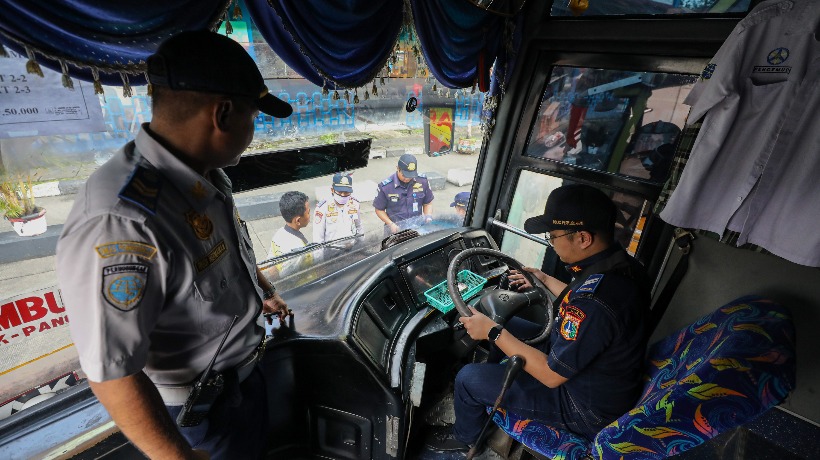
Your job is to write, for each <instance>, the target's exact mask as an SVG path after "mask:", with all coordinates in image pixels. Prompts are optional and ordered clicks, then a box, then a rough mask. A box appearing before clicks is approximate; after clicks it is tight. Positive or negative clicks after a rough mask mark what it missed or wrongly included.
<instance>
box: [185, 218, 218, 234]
mask: <svg viewBox="0 0 820 460" xmlns="http://www.w3.org/2000/svg"><path fill="white" fill-rule="evenodd" d="M185 220H186V221H188V225H190V226H191V228H192V229H194V233H195V234H196V237H197V238H199V239H200V240H207V239H208V238H210V237H211V233H213V232H214V224H213V222H211V218H210V217H208V215H207V214H199V213H197V212H196V211H188V212H186V213H185Z"/></svg>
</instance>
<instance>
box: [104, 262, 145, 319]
mask: <svg viewBox="0 0 820 460" xmlns="http://www.w3.org/2000/svg"><path fill="white" fill-rule="evenodd" d="M102 277H103V280H102V295H103V297H104V298H105V300H106V301H107V302H108V303H109V304H111V306H113V307H114V308H116V309H118V310H122V311H131V310H133V309H135V308H136V307H137V306H138V305H139V303H140V301H141V300H142V297H143V294H145V288H146V285H147V284H148V266H147V265H143V264H119V265H110V266H108V267H103V272H102Z"/></svg>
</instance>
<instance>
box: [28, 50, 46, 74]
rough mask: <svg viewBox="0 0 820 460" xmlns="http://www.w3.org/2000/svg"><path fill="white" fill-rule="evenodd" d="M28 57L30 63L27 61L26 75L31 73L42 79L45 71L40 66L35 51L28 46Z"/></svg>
mask: <svg viewBox="0 0 820 460" xmlns="http://www.w3.org/2000/svg"><path fill="white" fill-rule="evenodd" d="M26 55H27V56H28V61H26V73H31V74H34V75H37V76H39V77H40V78H42V77H43V69H41V68H40V64H38V63H37V59H36V57H35V55H34V50H33V49H31V48H29V47H28V46H27V47H26Z"/></svg>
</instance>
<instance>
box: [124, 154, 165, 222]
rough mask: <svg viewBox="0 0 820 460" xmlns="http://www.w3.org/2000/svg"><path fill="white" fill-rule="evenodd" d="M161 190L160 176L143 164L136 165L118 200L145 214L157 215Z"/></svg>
mask: <svg viewBox="0 0 820 460" xmlns="http://www.w3.org/2000/svg"><path fill="white" fill-rule="evenodd" d="M161 188H162V175H160V174H159V173H158V172H157V171H156V170H154V169H152V168H149V167H148V166H146V165H145V164H144V163H141V164H138V165H137V167H136V168H134V171H133V172H132V173H131V176H130V177H129V178H128V181H126V182H125V185H124V186H123V187H122V189H120V193H119V195H118V196H119V197H120V199H122V200H124V201H127V202H129V203H131V204H135V205H137V206H138V207H140V208H142V209H144V210H145V211H146V212H148V213H150V214H151V215H154V214H156V213H157V202H158V201H159V192H160V189H161Z"/></svg>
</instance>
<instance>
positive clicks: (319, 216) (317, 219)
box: [313, 211, 324, 224]
mask: <svg viewBox="0 0 820 460" xmlns="http://www.w3.org/2000/svg"><path fill="white" fill-rule="evenodd" d="M323 215H324V214H322V213H321V212H319V211H316V219H314V220H313V223H315V224H319V223H321V222H322V216H323Z"/></svg>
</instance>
